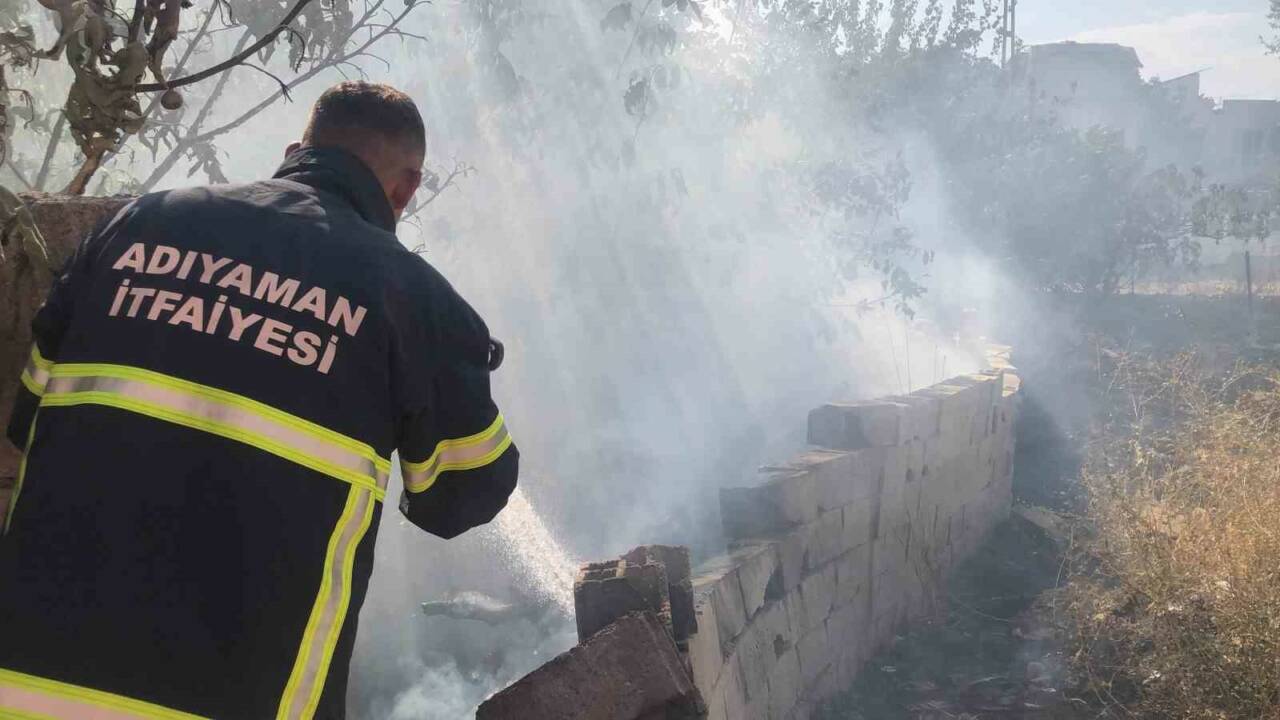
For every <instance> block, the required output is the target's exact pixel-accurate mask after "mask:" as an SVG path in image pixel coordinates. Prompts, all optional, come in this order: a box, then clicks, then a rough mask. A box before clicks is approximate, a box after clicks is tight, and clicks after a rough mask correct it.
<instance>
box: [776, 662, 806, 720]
mask: <svg viewBox="0 0 1280 720" xmlns="http://www.w3.org/2000/svg"><path fill="white" fill-rule="evenodd" d="M802 689H803V680H802V679H801V677H800V660H799V657H798V656H797V654H796V649H795V648H794V647H793V648H790V649H788V650H787V651H786V652H785V653H783V654H782V655H781V656H780V657H779V658H778V660H777V663H776V664H775V665H774V667H773V671H772V672H771V673H769V712H768V718H769V720H786V718H787V716H788V715H789V714H790V713H791V709H792V708H793V707H795V704H796V702H797V701H798V700H799V699H800V691H801V690H802Z"/></svg>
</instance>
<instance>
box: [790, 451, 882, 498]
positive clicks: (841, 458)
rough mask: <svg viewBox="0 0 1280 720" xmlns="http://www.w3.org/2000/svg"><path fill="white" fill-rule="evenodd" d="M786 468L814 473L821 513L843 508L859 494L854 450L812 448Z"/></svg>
mask: <svg viewBox="0 0 1280 720" xmlns="http://www.w3.org/2000/svg"><path fill="white" fill-rule="evenodd" d="M786 467H787V468H789V469H794V470H797V471H801V472H805V473H808V474H810V475H812V476H813V478H814V482H815V483H816V485H817V488H816V489H817V493H818V509H819V511H820V512H825V511H827V510H832V509H835V508H839V507H840V506H842V505H844V504H846V503H848V502H849V501H850V500H851V499H852V498H853V497H856V496H857V493H858V491H859V490H858V484H859V483H858V482H857V480H858V478H856V477H855V472H854V471H855V467H856V457H855V456H854V454H853V453H849V452H835V451H831V450H810V451H808V452H805V453H803V454H801V455H799V456H798V457H796V458H795V459H793V460H792V461H790V462H789V463H787V465H786ZM863 484H865V483H863Z"/></svg>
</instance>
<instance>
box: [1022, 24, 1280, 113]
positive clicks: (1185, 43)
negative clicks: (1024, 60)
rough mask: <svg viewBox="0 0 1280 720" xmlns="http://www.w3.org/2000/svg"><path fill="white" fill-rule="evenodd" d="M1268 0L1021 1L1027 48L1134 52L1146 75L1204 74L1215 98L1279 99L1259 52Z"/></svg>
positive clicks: (1279, 61)
mask: <svg viewBox="0 0 1280 720" xmlns="http://www.w3.org/2000/svg"><path fill="white" fill-rule="evenodd" d="M1267 6H1268V3H1267V0H1020V2H1019V3H1018V36H1019V37H1020V38H1021V39H1022V41H1023V42H1025V43H1027V44H1039V43H1047V42H1058V41H1062V40H1075V41H1077V42H1114V43H1121V44H1123V45H1129V46H1132V47H1134V48H1136V49H1137V51H1138V56H1139V57H1140V58H1141V59H1142V63H1143V65H1144V69H1143V73H1144V74H1145V76H1147V77H1161V78H1165V79H1168V78H1173V77H1177V76H1179V75H1183V74H1185V73H1188V72H1193V71H1196V70H1204V69H1206V68H1208V70H1207V72H1205V73H1204V74H1203V75H1202V76H1201V92H1203V93H1204V94H1206V95H1209V96H1210V97H1214V98H1262V99H1280V57H1274V56H1269V55H1267V54H1266V50H1265V48H1263V46H1262V43H1261V41H1260V40H1259V38H1260V36H1262V35H1264V34H1265V35H1272V34H1274V33H1273V32H1272V31H1271V29H1270V28H1269V27H1268V26H1267Z"/></svg>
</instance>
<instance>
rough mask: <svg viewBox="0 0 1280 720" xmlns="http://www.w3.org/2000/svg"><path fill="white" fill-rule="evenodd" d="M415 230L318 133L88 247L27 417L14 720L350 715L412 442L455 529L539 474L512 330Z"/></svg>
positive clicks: (11, 526) (21, 431) (8, 634)
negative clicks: (511, 412) (512, 410)
mask: <svg viewBox="0 0 1280 720" xmlns="http://www.w3.org/2000/svg"><path fill="white" fill-rule="evenodd" d="M394 229H395V219H394V216H393V213H392V210H391V207H390V205H389V203H388V202H387V200H386V198H385V196H384V195H383V193H382V190H381V187H380V186H379V184H378V182H377V179H376V177H375V176H374V175H373V173H372V172H371V171H370V170H369V169H368V168H367V167H366V166H365V165H363V164H362V163H361V162H360V161H359V160H358V159H357V158H355V157H354V156H353V155H350V154H347V153H346V152H344V151H341V150H336V149H329V148H303V149H301V150H298V151H297V152H295V153H293V154H291V155H290V156H289V157H288V158H287V159H286V162H285V164H284V166H283V167H282V168H281V169H280V170H279V172H277V173H276V176H275V177H274V178H273V179H271V180H267V181H263V182H257V183H251V184H246V185H228V186H218V187H211V188H196V189H189V190H175V191H170V192H161V193H155V194H151V195H146V196H144V197H142V198H139V199H138V200H136V201H134V202H132V203H131V204H129V205H128V206H126V207H125V208H124V209H123V210H121V211H120V212H119V213H118V214H117V215H115V216H114V217H113V218H112V219H110V220H109V221H108V222H106V223H104V224H103V225H101V226H100V227H99V228H98V230H96V231H95V232H94V233H93V234H92V235H91V236H90V237H89V238H87V239H86V240H85V241H84V242H83V243H82V244H81V246H80V248H79V250H78V251H77V252H76V254H75V255H74V257H73V258H72V259H71V260H70V262H69V263H68V266H67V268H66V270H65V271H64V274H63V275H62V277H61V278H60V279H59V280H58V281H57V282H56V283H55V286H54V288H53V290H52V291H51V293H50V295H49V297H48V300H47V301H46V303H45V305H44V306H43V308H42V309H41V310H40V311H39V313H38V315H37V317H36V319H35V321H34V335H35V338H36V343H35V347H34V348H33V349H32V351H31V360H30V362H29V363H28V365H27V369H26V371H25V372H24V373H23V375H22V383H23V386H24V387H23V389H22V390H21V393H20V397H19V400H18V402H17V406H16V408H15V410H14V413H13V417H12V421H11V423H10V426H9V436H10V438H11V439H12V440H13V441H14V442H15V443H16V444H17V445H18V446H19V447H22V448H24V449H25V455H24V460H23V467H22V470H21V471H20V473H19V478H18V485H17V487H16V489H15V493H14V497H13V502H12V506H11V508H10V512H9V516H8V518H5V519H4V520H7V522H4V523H0V524H3V525H5V530H4V534H3V535H0V717H24V718H25V717H39V718H56V719H59V720H64V719H65V720H81V719H83V718H94V719H101V720H108V719H109V720H122V719H125V718H130V719H133V718H229V719H237V720H238V719H256V718H311V717H322V718H341V717H342V716H343V713H344V702H345V694H346V684H347V669H348V664H349V662H350V658H351V650H352V643H353V640H354V637H355V632H356V618H357V615H358V613H359V611H360V606H361V604H362V603H363V602H364V596H365V591H366V588H367V587H368V582H369V574H370V571H371V569H372V565H373V545H374V538H375V536H376V535H377V527H378V519H379V516H380V515H381V511H382V504H383V500H384V496H385V494H386V489H387V481H388V477H389V476H390V474H391V472H392V467H391V456H392V453H393V452H398V453H399V467H400V472H401V475H402V477H403V479H404V493H403V494H402V496H401V498H400V504H399V508H400V511H401V512H402V513H403V514H404V515H405V516H406V517H407V518H408V519H409V520H410V521H411V522H413V523H414V524H416V525H418V526H419V527H421V528H422V529H424V530H426V531H428V532H430V533H433V534H435V535H438V536H441V537H445V538H448V537H453V536H455V535H458V534H459V533H461V532H464V531H465V530H467V529H469V528H472V527H475V526H476V525H480V524H483V523H486V522H488V521H489V520H491V519H492V518H493V517H494V515H496V514H497V513H498V511H499V510H501V509H502V508H503V506H504V505H505V504H506V501H507V497H508V496H509V495H510V493H511V492H512V490H513V489H514V488H515V483H516V474H517V460H518V453H517V451H516V448H515V446H514V445H512V443H511V437H510V436H509V435H508V433H507V429H506V427H505V425H504V423H503V418H502V415H501V414H500V413H499V412H498V408H497V407H496V406H495V405H494V402H493V400H492V399H491V396H490V391H489V371H490V366H491V362H490V354H491V347H495V348H496V347H497V346H491V344H490V339H489V331H488V329H487V328H486V326H485V324H484V322H483V321H482V320H481V319H480V317H479V316H478V315H477V314H476V313H475V311H474V310H472V308H471V307H470V306H469V305H468V304H467V303H466V302H465V301H464V300H463V299H462V298H461V297H460V296H459V295H458V294H457V293H456V292H455V291H454V289H453V288H452V287H450V285H449V283H448V282H446V281H445V279H444V278H443V277H442V276H441V275H440V274H439V273H438V272H436V271H435V270H434V269H433V268H432V267H431V266H430V265H428V264H427V263H426V262H425V261H424V260H422V259H421V258H419V257H418V256H416V255H414V254H413V253H411V252H409V251H407V250H406V249H405V248H404V247H403V246H402V245H401V244H400V243H399V242H398V241H397V240H396V237H395V235H394ZM492 364H493V365H496V363H492Z"/></svg>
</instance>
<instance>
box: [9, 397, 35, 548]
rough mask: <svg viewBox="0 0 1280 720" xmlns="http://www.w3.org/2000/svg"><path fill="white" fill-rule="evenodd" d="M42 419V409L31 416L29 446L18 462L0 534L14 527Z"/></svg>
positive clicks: (28, 434) (23, 449) (28, 429)
mask: <svg viewBox="0 0 1280 720" xmlns="http://www.w3.org/2000/svg"><path fill="white" fill-rule="evenodd" d="M39 419H40V409H39V408H36V413H35V415H32V416H31V427H29V428H27V444H26V446H25V447H23V448H22V459H21V460H19V461H18V479H17V480H15V481H14V483H13V492H12V493H10V494H9V510H8V512H6V513H5V518H4V524H3V525H0V531H3V533H0V534H5V535H7V534H9V528H11V527H13V510H14V508H16V507H18V496H19V495H21V494H22V481H23V479H24V478H26V476H27V453H29V452H31V438H33V437H35V436H36V421H37V420H39Z"/></svg>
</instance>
